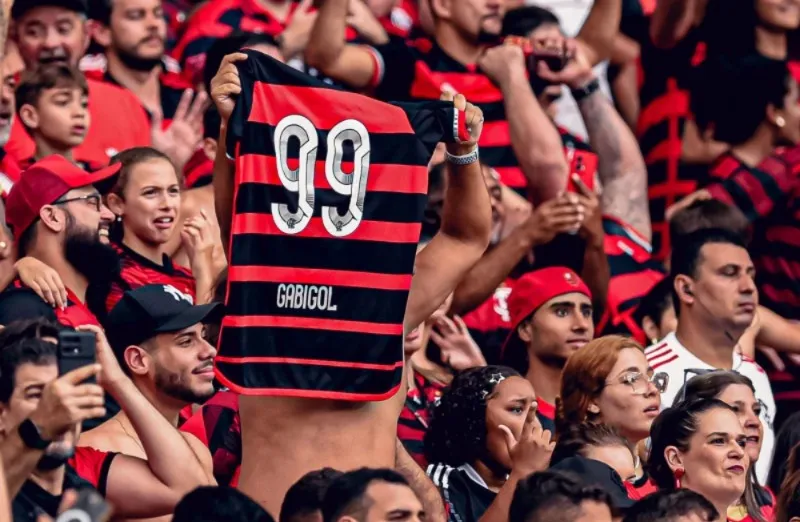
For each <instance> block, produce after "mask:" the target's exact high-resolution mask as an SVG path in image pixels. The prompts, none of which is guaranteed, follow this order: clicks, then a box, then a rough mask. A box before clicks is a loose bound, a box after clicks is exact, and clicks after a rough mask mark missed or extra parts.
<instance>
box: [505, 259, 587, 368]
mask: <svg viewBox="0 0 800 522" xmlns="http://www.w3.org/2000/svg"><path fill="white" fill-rule="evenodd" d="M573 292H578V293H580V294H583V295H585V296H586V297H588V298H589V299H591V298H592V293H591V292H590V291H589V287H588V286H586V283H584V282H583V279H581V278H580V276H579V275H578V274H576V273H575V272H574V271H572V270H570V269H569V268H566V267H563V266H552V267H548V268H542V269H541V270H536V271H533V272H529V273H527V274H525V275H524V276H522V277H520V278H519V279H517V281H516V282H515V283H514V284H513V286H512V287H511V294H510V295H509V296H508V314H509V316H510V317H511V333H509V334H508V337H507V338H506V341H505V343H503V349H502V352H501V354H502V355H505V351H506V347H507V346H508V343H509V341H510V340H511V339H513V338H514V335H515V332H516V330H517V327H518V326H519V325H520V323H522V321H524V320H525V319H526V318H528V317H529V316H530V315H532V314H533V313H534V312H536V310H538V309H539V308H540V307H541V306H542V305H543V304H545V303H546V302H547V301H549V300H550V299H553V298H554V297H558V296H560V295H564V294H571V293H573Z"/></svg>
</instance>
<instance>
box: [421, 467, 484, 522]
mask: <svg viewBox="0 0 800 522" xmlns="http://www.w3.org/2000/svg"><path fill="white" fill-rule="evenodd" d="M427 474H428V476H429V477H430V479H431V480H432V481H433V483H434V484H436V487H437V488H439V492H440V493H441V494H442V499H444V505H445V509H447V520H448V522H477V521H478V520H480V518H481V517H482V516H483V514H484V513H486V510H487V509H489V506H491V505H492V502H494V499H495V497H496V496H497V493H495V492H494V491H492V490H490V489H489V488H487V487H486V485H485V483H484V482H483V479H481V478H480V476H479V475H478V473H477V472H476V471H475V469H473V468H472V466H469V465H467V464H465V465H463V466H461V467H458V468H453V467H450V466H448V465H447V464H431V465H429V466H428V470H427Z"/></svg>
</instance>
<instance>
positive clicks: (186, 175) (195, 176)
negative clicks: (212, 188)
mask: <svg viewBox="0 0 800 522" xmlns="http://www.w3.org/2000/svg"><path fill="white" fill-rule="evenodd" d="M213 175H214V161H213V160H212V159H210V158H209V157H208V156H207V155H206V151H205V150H203V149H198V150H197V151H196V152H195V153H194V155H192V157H191V158H189V161H187V162H186V165H185V166H184V167H183V184H184V186H185V187H186V189H187V190H188V189H193V188H200V187H203V186H206V185H210V184H211V181H212V177H213Z"/></svg>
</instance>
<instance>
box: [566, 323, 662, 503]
mask: <svg viewBox="0 0 800 522" xmlns="http://www.w3.org/2000/svg"><path fill="white" fill-rule="evenodd" d="M666 384H667V376H666V375H664V374H653V371H652V369H651V368H650V366H649V365H648V364H647V359H645V356H644V349H643V348H642V346H641V345H640V344H639V343H637V342H636V341H634V340H633V339H629V338H627V337H622V336H618V335H608V336H605V337H600V338H598V339H595V340H593V341H591V342H590V343H589V344H587V345H585V346H584V347H582V348H580V349H578V350H577V351H576V352H575V353H574V354H572V356H571V357H570V358H569V360H568V361H567V364H566V366H565V367H564V371H563V373H562V374H561V392H560V396H559V399H558V401H557V412H556V433H557V434H559V436H560V435H561V434H562V433H569V432H570V430H571V429H573V427H574V426H577V425H579V424H581V423H585V422H589V423H602V424H606V425H608V426H610V427H612V428H614V429H615V430H616V431H617V432H619V433H620V434H621V435H622V436H623V437H625V439H626V440H627V441H628V443H629V444H630V445H631V447H637V446H638V445H639V444H640V443H642V442H643V441H645V440H646V439H647V438H648V437H649V436H650V426H651V425H652V423H653V420H655V418H656V417H657V416H658V413H659V411H660V410H661V390H663V389H664V388H665V387H666ZM653 489H654V488H653V485H652V484H651V483H649V481H648V479H647V475H646V473H645V472H644V470H643V468H642V466H641V463H637V466H636V479H635V480H634V481H632V482H631V487H630V488H629V493H630V494H631V496H632V497H635V498H640V497H642V496H644V495H647V494H648V493H651V492H652V491H653Z"/></svg>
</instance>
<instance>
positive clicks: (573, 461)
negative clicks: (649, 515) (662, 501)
mask: <svg viewBox="0 0 800 522" xmlns="http://www.w3.org/2000/svg"><path fill="white" fill-rule="evenodd" d="M550 469H558V470H561V471H567V472H569V473H571V474H572V475H573V476H575V477H578V479H580V480H581V481H582V482H583V483H584V484H586V485H587V486H598V487H600V488H602V489H603V490H605V492H606V493H608V494H609V496H610V497H611V503H612V504H613V505H614V508H615V509H619V510H625V509H628V508H629V507H631V506H632V505H634V504H635V503H636V501H635V500H632V499H631V498H630V497H628V491H627V490H626V489H625V485H624V484H623V483H622V478H621V477H620V476H619V473H617V472H616V471H614V469H613V468H612V467H611V466H609V465H607V464H606V463H604V462H600V461H599V460H594V459H587V458H585V457H581V456H575V457H569V458H566V459H564V460H561V461H559V462H558V464H555V465H554V466H551V467H550Z"/></svg>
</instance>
